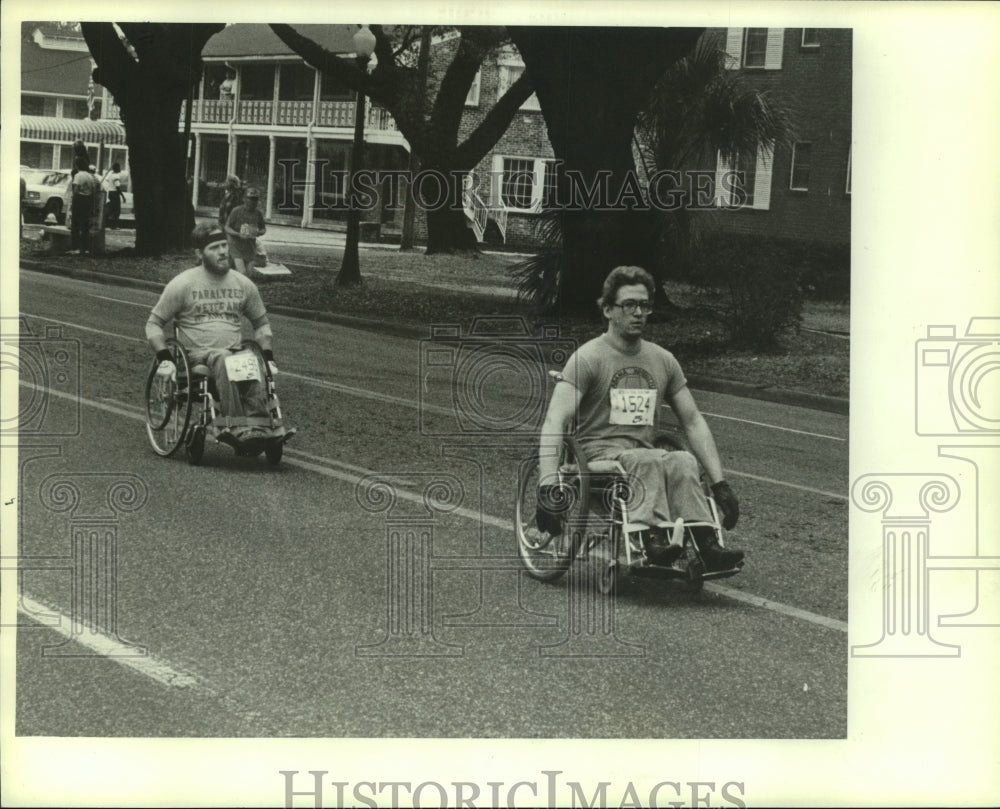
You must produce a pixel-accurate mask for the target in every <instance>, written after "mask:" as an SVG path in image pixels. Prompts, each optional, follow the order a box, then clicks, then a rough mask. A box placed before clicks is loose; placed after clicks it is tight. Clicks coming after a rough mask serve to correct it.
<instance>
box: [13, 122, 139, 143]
mask: <svg viewBox="0 0 1000 809" xmlns="http://www.w3.org/2000/svg"><path fill="white" fill-rule="evenodd" d="M21 137H22V138H28V139H30V140H49V141H56V142H57V143H72V142H73V141H75V140H82V141H83V142H84V143H86V144H87V145H88V146H96V145H97V144H99V143H100V142H101V141H104V143H105V145H107V146H115V145H124V143H125V127H124V126H122V124H120V123H119V122H117V121H91V120H90V119H89V118H46V117H42V116H40V115H22V116H21Z"/></svg>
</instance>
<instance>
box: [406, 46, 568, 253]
mask: <svg viewBox="0 0 1000 809" xmlns="http://www.w3.org/2000/svg"><path fill="white" fill-rule="evenodd" d="M457 45H458V40H457V39H456V40H451V41H449V42H444V43H441V44H440V45H438V46H437V47H436V48H435V49H434V54H433V56H432V59H431V67H430V70H429V71H428V73H429V76H428V87H429V90H430V96H429V97H430V98H432V99H433V98H434V97H435V95H436V93H437V86H438V83H439V82H440V78H441V76H442V75H443V72H444V70H445V69H446V68H447V66H448V64H449V63H450V62H451V60H452V58H453V57H454V53H455V49H456V48H457ZM499 86H500V64H499V55H498V54H496V53H494V54H490V55H488V56H487V57H486V59H484V60H483V65H482V69H481V71H480V84H479V101H478V104H475V105H467V106H466V108H465V114H464V115H463V117H462V123H461V125H460V126H459V140H460V141H462V140H464V139H465V138H466V137H468V136H469V134H470V133H471V132H472V131H473V130H474V129H475V128H476V127H477V126H479V124H480V123H482V121H483V119H484V118H485V117H486V115H487V113H489V111H490V109H492V107H493V105H494V104H496V102H497V98H498V92H499ZM494 155H500V156H503V157H524V158H552V157H553V152H552V146H551V144H550V143H549V138H548V132H547V130H546V128H545V121H544V120H543V118H542V114H541V112H539V111H537V110H530V109H528V110H524V109H522V110H520V111H519V112H517V113H516V114H515V115H514V117H513V119H512V120H511V123H510V126H509V127H508V129H507V131H506V132H505V133H504V134H503V135H502V136H501V138H500V139H499V140H498V141H497V143H496V145H495V146H494V147H493V149H492V150H491V151H490V153H489V154H487V155H486V157H484V158H483V160H481V161H480V162H479V164H478V165H477V166H476V168H475V169H474V171H475V173H476V176H477V177H480V178H482V179H481V180H480V187H481V188H482V187H483V186H484V185H485V183H487V182H488V180H487V178H488V176H489V174H490V172H491V171H492V170H493V157H494ZM487 193H488V192H487V191H486V190H485V189H484V190H482V191H480V195H481V196H483V198H484V199H485V198H486V195H487ZM536 219H537V214H532V213H518V212H516V211H509V213H508V218H507V239H506V246H507V247H525V246H530V245H531V244H532V243H533V236H532V232H533V229H534V225H535V220H536ZM415 227H416V238H417V239H418V240H424V239H426V237H427V220H426V217H425V216H424V214H423V212H422V211H420V210H419V209H418V211H417V218H416V223H415ZM484 241H485V242H487V243H491V244H493V245H494V246H500V245H501V244H503V243H502V242H500V238H499V235H498V234H497V233H496V232H495V231H494V229H493V226H492V225H491V226H490V229H489V230H488V231H487V234H486V237H485V240H484Z"/></svg>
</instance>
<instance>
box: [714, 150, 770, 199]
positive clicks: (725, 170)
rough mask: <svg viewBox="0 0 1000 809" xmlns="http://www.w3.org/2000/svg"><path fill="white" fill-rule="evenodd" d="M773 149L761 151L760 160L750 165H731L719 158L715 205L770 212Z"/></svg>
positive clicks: (758, 155) (717, 159)
mask: <svg viewBox="0 0 1000 809" xmlns="http://www.w3.org/2000/svg"><path fill="white" fill-rule="evenodd" d="M773 156H774V152H773V150H772V149H764V148H761V149H758V150H757V159H756V160H755V161H754V162H753V163H752V164H750V165H743V164H741V163H739V162H737V163H736V164H735V165H730V164H729V163H727V162H726V161H725V160H723V159H722V155H718V156H717V158H716V166H715V204H716V205H717V206H719V207H723V208H753V209H755V210H768V209H769V208H770V207H771V168H772V162H773Z"/></svg>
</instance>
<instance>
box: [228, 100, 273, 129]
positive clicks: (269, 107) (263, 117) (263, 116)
mask: <svg viewBox="0 0 1000 809" xmlns="http://www.w3.org/2000/svg"><path fill="white" fill-rule="evenodd" d="M236 123H238V124H273V123H274V102H273V101H239V102H237V108H236Z"/></svg>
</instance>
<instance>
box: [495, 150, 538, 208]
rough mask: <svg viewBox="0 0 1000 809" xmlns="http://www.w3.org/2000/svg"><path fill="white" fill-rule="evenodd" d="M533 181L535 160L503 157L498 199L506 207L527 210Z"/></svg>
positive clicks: (529, 206)
mask: <svg viewBox="0 0 1000 809" xmlns="http://www.w3.org/2000/svg"><path fill="white" fill-rule="evenodd" d="M534 183H535V161H534V160H525V159H523V158H516V157H514V158H512V157H505V158H504V161H503V180H502V185H501V190H500V199H501V200H502V201H503V204H504V205H506V206H507V207H508V208H519V209H521V210H528V209H530V208H531V197H532V190H533V187H534Z"/></svg>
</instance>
